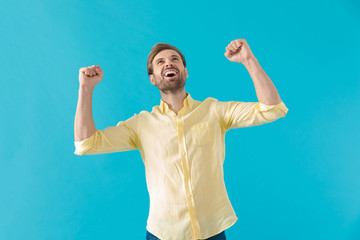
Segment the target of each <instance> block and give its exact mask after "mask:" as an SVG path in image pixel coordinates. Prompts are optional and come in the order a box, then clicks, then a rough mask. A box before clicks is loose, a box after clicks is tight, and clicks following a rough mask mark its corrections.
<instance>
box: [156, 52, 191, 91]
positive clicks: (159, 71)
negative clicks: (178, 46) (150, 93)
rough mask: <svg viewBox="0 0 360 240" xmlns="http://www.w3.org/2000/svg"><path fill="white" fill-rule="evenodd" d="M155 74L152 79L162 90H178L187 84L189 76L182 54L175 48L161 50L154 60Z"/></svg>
mask: <svg viewBox="0 0 360 240" xmlns="http://www.w3.org/2000/svg"><path fill="white" fill-rule="evenodd" d="M152 65H153V74H151V75H150V76H149V77H150V81H151V84H152V85H155V86H156V87H157V88H158V89H159V90H160V91H162V92H165V93H168V92H177V91H179V90H180V89H182V88H183V87H184V86H185V81H186V78H188V77H189V76H188V73H187V69H186V68H185V67H184V64H183V62H182V60H181V57H180V55H179V54H178V53H177V52H176V51H174V50H170V49H167V50H163V51H161V52H159V53H158V54H157V55H156V56H155V58H154V59H153V62H152Z"/></svg>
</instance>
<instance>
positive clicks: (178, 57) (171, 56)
mask: <svg viewBox="0 0 360 240" xmlns="http://www.w3.org/2000/svg"><path fill="white" fill-rule="evenodd" d="M170 57H177V58H179V56H178V55H175V54H173V55H171V56H170ZM161 59H164V58H159V59H156V61H155V63H157V62H158V61H159V60H161Z"/></svg>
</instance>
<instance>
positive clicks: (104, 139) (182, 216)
mask: <svg viewBox="0 0 360 240" xmlns="http://www.w3.org/2000/svg"><path fill="white" fill-rule="evenodd" d="M287 111H288V109H287V107H286V106H285V104H284V103H283V102H281V103H279V104H277V105H271V106H269V105H265V104H263V103H260V102H235V101H229V102H220V101H218V100H216V99H214V98H210V97H209V98H207V99H205V100H204V101H203V102H200V101H196V100H193V99H192V98H191V96H190V94H188V93H187V97H186V98H185V100H184V106H183V108H182V109H181V110H180V111H179V112H178V115H176V114H175V113H174V112H173V111H172V110H171V109H170V108H169V106H168V105H167V104H166V103H165V102H163V101H162V100H160V105H159V106H155V107H153V109H152V111H151V112H147V111H141V112H140V113H139V114H134V116H132V117H131V118H129V119H128V120H126V121H120V122H119V123H118V124H117V125H116V126H113V127H108V128H106V129H105V130H96V131H95V133H94V134H93V135H92V136H90V137H89V138H87V139H84V140H82V141H79V142H75V147H76V150H75V154H77V155H83V154H100V153H110V152H120V151H128V150H134V149H138V150H139V151H140V153H141V157H142V160H143V162H144V165H145V173H146V184H147V188H148V191H149V197H150V209H149V215H148V220H147V226H146V229H147V230H148V231H149V232H151V233H152V234H154V235H155V236H157V237H158V238H160V239H162V240H188V239H205V238H209V237H211V236H213V235H216V234H218V233H220V232H222V231H223V230H225V229H228V228H229V227H231V226H232V225H233V224H234V223H235V222H236V221H237V219H238V218H237V217H236V215H235V212H234V210H233V208H232V205H231V203H230V200H229V198H228V195H227V191H226V188H225V183H224V173H223V163H224V158H225V133H226V131H228V130H229V129H231V128H241V127H251V126H257V125H261V124H264V123H268V122H272V121H275V120H277V119H279V118H280V117H284V116H285V115H286V113H287Z"/></svg>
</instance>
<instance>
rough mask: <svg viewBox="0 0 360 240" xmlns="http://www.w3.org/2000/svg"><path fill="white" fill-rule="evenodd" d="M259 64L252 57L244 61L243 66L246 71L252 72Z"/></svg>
mask: <svg viewBox="0 0 360 240" xmlns="http://www.w3.org/2000/svg"><path fill="white" fill-rule="evenodd" d="M258 64H259V62H258V60H257V59H256V57H254V56H252V57H250V58H248V59H246V60H245V61H244V66H245V68H246V69H247V70H248V71H253V70H254V69H255V68H256V66H257V65H258Z"/></svg>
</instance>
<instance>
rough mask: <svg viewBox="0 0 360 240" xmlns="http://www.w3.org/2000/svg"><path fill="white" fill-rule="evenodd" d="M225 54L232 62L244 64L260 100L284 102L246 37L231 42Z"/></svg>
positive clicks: (262, 101) (269, 103)
mask: <svg viewBox="0 0 360 240" xmlns="http://www.w3.org/2000/svg"><path fill="white" fill-rule="evenodd" d="M224 55H225V57H227V58H228V59H229V60H230V61H232V62H238V63H242V64H244V66H245V68H246V69H247V70H248V72H249V74H250V76H251V79H252V80H253V82H254V85H255V91H256V95H257V98H258V100H259V102H261V103H263V104H266V105H276V104H279V103H281V102H282V101H281V98H280V96H279V94H278V91H277V89H276V88H275V86H274V84H273V82H272V81H271V79H270V78H269V76H268V75H267V74H266V73H265V71H264V70H263V69H262V67H261V66H260V64H259V62H258V61H257V59H256V58H255V56H254V54H253V53H252V52H251V50H250V47H249V45H248V43H247V42H246V40H245V39H237V40H234V41H232V42H230V44H229V45H228V46H227V47H226V52H225V54H224Z"/></svg>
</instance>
